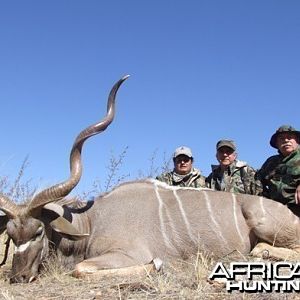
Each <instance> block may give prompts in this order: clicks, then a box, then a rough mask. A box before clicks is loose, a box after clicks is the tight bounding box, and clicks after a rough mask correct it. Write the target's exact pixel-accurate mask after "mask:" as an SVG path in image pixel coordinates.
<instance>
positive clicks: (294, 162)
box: [257, 147, 300, 204]
mask: <svg viewBox="0 0 300 300" xmlns="http://www.w3.org/2000/svg"><path fill="white" fill-rule="evenodd" d="M257 177H258V178H259V179H260V180H261V182H262V184H263V196H265V197H267V198H270V199H273V200H276V201H279V202H281V203H283V204H288V203H295V192H296V188H297V187H298V185H299V184H300V148H299V147H298V149H297V150H295V151H294V152H293V153H291V154H290V155H288V156H286V157H284V156H283V155H282V154H279V155H274V156H271V157H269V158H268V159H267V160H266V162H265V163H264V164H263V165H262V167H261V169H260V170H259V171H258V173H257Z"/></svg>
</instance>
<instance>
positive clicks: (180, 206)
mask: <svg viewBox="0 0 300 300" xmlns="http://www.w3.org/2000/svg"><path fill="white" fill-rule="evenodd" d="M173 194H174V196H175V199H176V201H177V203H178V207H179V210H180V213H181V215H182V218H183V221H184V224H185V227H186V230H187V232H188V235H189V237H190V239H191V240H192V241H193V234H192V231H191V226H190V223H189V221H188V218H187V216H186V213H185V211H184V209H183V207H182V203H181V199H180V198H179V196H178V194H177V192H176V190H175V189H174V190H173Z"/></svg>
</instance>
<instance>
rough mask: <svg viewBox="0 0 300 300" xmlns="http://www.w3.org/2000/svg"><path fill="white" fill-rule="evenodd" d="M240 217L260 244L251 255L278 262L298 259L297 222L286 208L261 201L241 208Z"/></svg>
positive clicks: (299, 231) (299, 229)
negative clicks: (241, 215) (244, 220)
mask: <svg viewBox="0 0 300 300" xmlns="http://www.w3.org/2000/svg"><path fill="white" fill-rule="evenodd" d="M242 210H243V215H244V217H245V219H246V222H247V224H248V226H249V228H251V232H252V233H253V234H254V235H255V236H256V237H257V239H258V241H260V242H261V243H259V244H257V245H256V246H255V247H254V249H253V250H252V252H251V254H252V255H253V256H257V257H263V258H264V257H265V258H274V259H277V260H286V259H288V260H294V259H295V260H299V259H300V251H299V249H300V221H299V220H300V219H299V217H298V216H296V215H295V214H293V213H292V212H291V210H290V209H288V208H287V207H286V206H284V205H282V204H280V203H277V202H275V201H271V200H267V199H264V198H260V201H259V202H258V203H257V202H256V203H255V202H251V201H248V202H246V203H244V204H243V205H242Z"/></svg>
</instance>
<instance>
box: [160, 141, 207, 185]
mask: <svg viewBox="0 0 300 300" xmlns="http://www.w3.org/2000/svg"><path fill="white" fill-rule="evenodd" d="M193 161H194V159H193V155H192V151H191V149H190V148H188V147H185V146H181V147H179V148H177V149H176V150H175V152H174V154H173V162H174V169H173V171H171V172H168V173H163V174H161V175H160V176H157V177H156V179H157V180H160V181H163V182H165V183H167V184H169V185H174V186H182V187H193V188H200V187H205V177H204V176H202V175H201V173H200V171H199V170H197V169H196V168H194V167H193Z"/></svg>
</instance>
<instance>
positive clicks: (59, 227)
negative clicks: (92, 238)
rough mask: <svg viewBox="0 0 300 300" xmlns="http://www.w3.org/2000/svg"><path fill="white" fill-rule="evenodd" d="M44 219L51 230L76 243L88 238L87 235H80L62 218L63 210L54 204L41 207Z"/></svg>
mask: <svg viewBox="0 0 300 300" xmlns="http://www.w3.org/2000/svg"><path fill="white" fill-rule="evenodd" d="M43 210H44V217H46V218H47V219H48V220H49V224H50V226H51V227H52V229H53V230H54V231H56V232H58V233H59V234H60V235H62V236H63V237H65V238H67V239H69V240H73V241H77V240H80V239H83V238H85V237H87V236H89V234H88V233H80V232H78V230H77V229H76V228H75V227H74V226H73V225H72V224H71V223H70V222H69V221H68V220H67V219H65V218H64V217H63V214H64V209H63V208H62V207H61V206H60V205H58V204H55V203H48V204H46V205H45V206H44V207H43Z"/></svg>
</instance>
